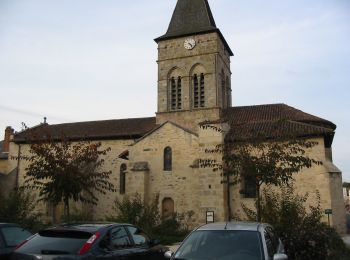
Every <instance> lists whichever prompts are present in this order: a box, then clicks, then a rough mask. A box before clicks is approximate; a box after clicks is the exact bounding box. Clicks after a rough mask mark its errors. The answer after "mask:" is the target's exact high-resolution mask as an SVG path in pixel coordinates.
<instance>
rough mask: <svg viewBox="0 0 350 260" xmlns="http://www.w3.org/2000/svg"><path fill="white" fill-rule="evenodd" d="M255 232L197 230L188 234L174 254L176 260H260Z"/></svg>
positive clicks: (257, 234) (257, 238) (258, 237)
mask: <svg viewBox="0 0 350 260" xmlns="http://www.w3.org/2000/svg"><path fill="white" fill-rule="evenodd" d="M262 255H263V254H262V245H261V239H260V234H259V233H258V232H257V231H241V230H239V231H235V230H198V231H195V232H193V233H191V234H190V236H189V237H188V238H187V239H186V240H185V241H184V242H183V244H182V245H181V247H180V248H179V249H178V251H177V252H176V254H175V258H176V259H177V258H178V259H191V260H202V259H215V260H242V259H244V260H261V259H262Z"/></svg>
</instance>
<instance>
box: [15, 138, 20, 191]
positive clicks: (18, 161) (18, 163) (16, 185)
mask: <svg viewBox="0 0 350 260" xmlns="http://www.w3.org/2000/svg"><path fill="white" fill-rule="evenodd" d="M20 160H21V144H18V155H17V172H16V184H15V189H18V187H19V166H20Z"/></svg>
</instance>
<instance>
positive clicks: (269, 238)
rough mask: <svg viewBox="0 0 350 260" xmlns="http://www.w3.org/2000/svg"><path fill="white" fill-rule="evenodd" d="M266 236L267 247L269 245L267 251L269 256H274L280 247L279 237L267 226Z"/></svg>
mask: <svg viewBox="0 0 350 260" xmlns="http://www.w3.org/2000/svg"><path fill="white" fill-rule="evenodd" d="M264 236H265V242H266V247H267V253H268V255H269V257H271V259H272V257H273V256H274V254H276V253H277V247H278V239H277V237H276V236H275V235H274V233H273V231H272V230H270V229H269V228H266V229H265V230H264Z"/></svg>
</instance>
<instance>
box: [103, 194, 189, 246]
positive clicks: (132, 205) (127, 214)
mask: <svg viewBox="0 0 350 260" xmlns="http://www.w3.org/2000/svg"><path fill="white" fill-rule="evenodd" d="M158 205H159V196H158V195H157V196H155V197H154V199H153V200H152V201H151V202H150V203H149V204H146V203H144V202H143V200H142V198H141V196H140V195H139V194H135V196H132V197H128V196H125V197H124V198H123V200H121V201H120V200H116V201H115V210H116V215H115V216H109V217H107V221H111V222H119V223H130V224H134V225H136V226H138V227H140V228H141V229H143V230H144V231H145V232H146V233H148V234H149V235H151V236H152V237H155V238H157V239H160V240H161V242H162V243H164V244H171V243H174V242H179V241H182V240H183V238H184V237H185V236H186V235H187V234H188V232H189V231H188V223H189V222H190V221H192V216H193V214H194V212H193V211H190V212H187V213H184V214H177V213H175V214H173V215H172V216H171V217H170V218H166V219H162V218H161V216H160V212H159V208H158Z"/></svg>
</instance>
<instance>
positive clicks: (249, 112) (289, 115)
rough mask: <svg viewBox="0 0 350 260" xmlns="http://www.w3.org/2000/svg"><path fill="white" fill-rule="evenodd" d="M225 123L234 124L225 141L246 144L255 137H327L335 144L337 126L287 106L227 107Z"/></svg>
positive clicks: (224, 116)
mask: <svg viewBox="0 0 350 260" xmlns="http://www.w3.org/2000/svg"><path fill="white" fill-rule="evenodd" d="M223 120H224V121H227V122H228V123H229V124H230V125H231V129H230V132H229V133H228V134H227V136H226V140H230V141H244V140H250V139H254V138H278V137H286V136H298V137H308V136H327V137H328V138H330V140H329V141H330V142H331V141H332V138H333V135H334V130H335V129H336V125H335V124H333V123H332V122H330V121H328V120H325V119H322V118H320V117H316V116H313V115H311V114H308V113H305V112H303V111H301V110H299V109H296V108H293V107H291V106H288V105H285V104H270V105H257V106H242V107H232V108H228V109H226V110H225V111H224V112H223Z"/></svg>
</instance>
